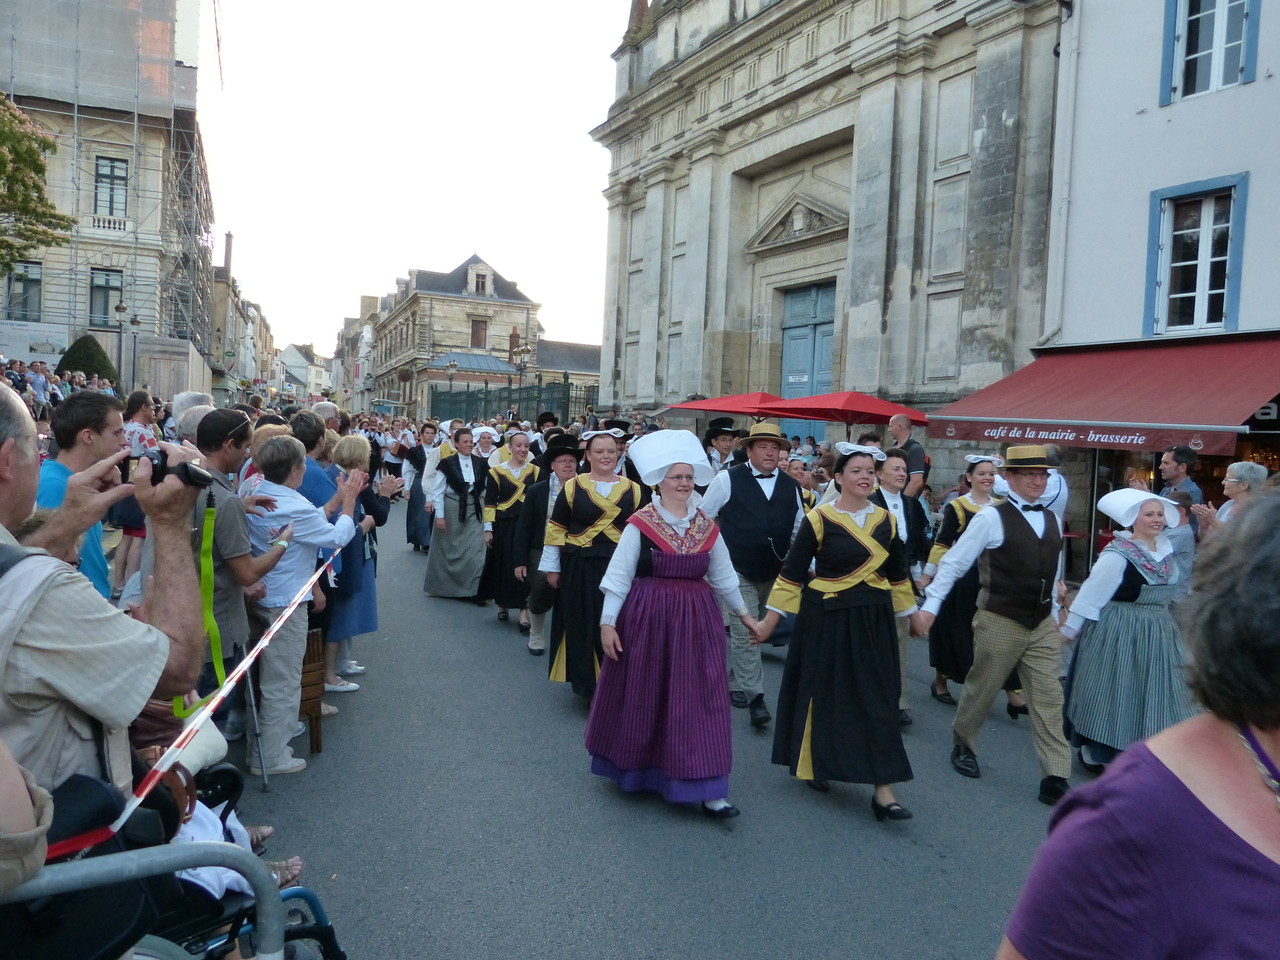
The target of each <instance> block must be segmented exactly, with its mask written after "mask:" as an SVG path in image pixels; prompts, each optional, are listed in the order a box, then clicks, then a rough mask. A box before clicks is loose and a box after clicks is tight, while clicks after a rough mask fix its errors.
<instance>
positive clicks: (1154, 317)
mask: <svg viewBox="0 0 1280 960" xmlns="http://www.w3.org/2000/svg"><path fill="white" fill-rule="evenodd" d="M1247 195H1248V174H1237V175H1235V176H1231V177H1222V178H1219V179H1216V180H1205V181H1200V182H1199V183H1189V184H1182V185H1181V186H1177V187H1170V188H1167V189H1164V190H1157V191H1154V192H1153V193H1152V194H1151V209H1150V221H1151V222H1150V224H1149V227H1148V242H1149V244H1150V249H1149V250H1148V263H1147V298H1146V306H1147V309H1146V314H1145V320H1144V323H1143V333H1144V335H1145V336H1151V335H1152V334H1168V333H1181V332H1192V331H1194V332H1208V331H1214V330H1235V329H1236V323H1237V319H1238V308H1239V301H1240V264H1241V261H1242V259H1243V258H1242V252H1243V247H1244V222H1245V201H1246V198H1247Z"/></svg>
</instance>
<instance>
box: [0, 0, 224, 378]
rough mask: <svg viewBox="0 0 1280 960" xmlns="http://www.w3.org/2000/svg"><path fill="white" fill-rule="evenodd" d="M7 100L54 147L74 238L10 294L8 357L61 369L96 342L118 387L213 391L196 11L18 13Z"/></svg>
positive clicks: (7, 22)
mask: <svg viewBox="0 0 1280 960" xmlns="http://www.w3.org/2000/svg"><path fill="white" fill-rule="evenodd" d="M0 9H3V10H4V12H0V86H2V87H3V92H4V93H5V94H6V95H8V96H9V97H10V98H11V99H13V100H14V102H15V103H17V104H18V106H20V107H21V108H22V109H23V110H24V111H26V112H27V113H28V114H29V115H30V116H31V117H32V119H33V120H34V121H35V122H36V123H37V124H38V125H39V126H40V127H41V128H42V129H43V130H44V131H45V132H46V133H47V134H49V135H50V136H52V137H53V138H54V140H55V141H56V143H57V151H56V153H55V154H54V155H52V156H50V157H49V174H48V186H49V192H50V195H51V197H52V198H53V199H54V202H55V203H56V204H57V205H58V208H59V209H60V210H62V211H63V212H65V213H68V214H70V215H72V216H73V217H74V219H75V221H76V226H75V228H74V229H73V231H72V234H71V238H70V243H69V244H68V245H67V246H65V247H59V248H51V249H48V250H44V251H41V252H39V253H37V254H36V255H34V256H33V257H32V258H31V261H30V262H29V263H25V264H22V265H20V267H19V269H18V270H17V271H15V273H14V275H13V276H12V277H10V278H7V279H5V280H3V281H0V282H3V283H4V284H5V285H6V287H7V289H5V291H4V292H5V297H4V302H3V306H4V309H3V313H0V352H2V353H4V354H5V355H7V356H11V357H21V358H24V359H34V358H38V359H45V360H47V361H49V362H50V363H56V361H57V359H58V356H59V355H60V353H61V352H62V351H63V350H65V348H66V346H67V345H68V344H69V343H70V342H71V341H73V340H74V339H75V338H76V337H78V336H80V335H82V334H83V333H84V332H86V331H88V332H91V333H93V334H94V335H95V336H96V337H97V338H98V339H99V340H100V341H101V342H102V344H103V346H104V347H105V348H106V349H107V351H108V352H109V353H110V354H111V355H112V356H113V357H114V358H115V359H116V360H117V366H118V368H119V370H120V376H121V380H122V381H123V385H124V386H125V387H126V388H128V389H132V388H134V387H137V386H143V385H146V386H148V387H150V388H151V389H152V390H153V391H154V392H156V393H158V394H160V395H162V396H172V395H173V394H174V393H176V392H178V391H180V390H185V389H207V388H208V385H209V379H210V370H209V366H210V360H211V351H212V350H213V349H214V344H213V340H214V338H213V336H212V332H211V330H212V323H211V319H212V314H213V263H212V256H211V246H212V236H211V232H212V225H213V203H212V199H211V196H210V191H209V179H208V171H207V169H206V166H205V158H204V151H203V147H202V145H201V141H200V129H199V125H198V123H197V119H196V66H195V62H196V36H197V25H198V17H199V4H198V0H10V2H9V3H7V4H5V5H4V8H0Z"/></svg>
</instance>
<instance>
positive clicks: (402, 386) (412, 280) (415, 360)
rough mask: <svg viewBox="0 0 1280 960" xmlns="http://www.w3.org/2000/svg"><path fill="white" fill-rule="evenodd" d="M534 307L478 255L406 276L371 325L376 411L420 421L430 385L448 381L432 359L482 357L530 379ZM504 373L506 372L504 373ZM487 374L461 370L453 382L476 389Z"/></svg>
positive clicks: (538, 331)
mask: <svg viewBox="0 0 1280 960" xmlns="http://www.w3.org/2000/svg"><path fill="white" fill-rule="evenodd" d="M540 306H541V304H537V303H534V302H533V301H532V300H530V299H529V298H528V297H527V296H525V294H524V293H522V292H521V291H520V289H519V288H518V287H517V286H516V284H515V283H514V282H512V281H510V280H508V279H506V278H505V277H504V276H502V275H501V274H500V273H498V271H496V270H495V269H493V267H491V266H490V265H489V264H487V263H486V262H485V261H484V260H482V259H481V258H480V257H479V256H478V255H472V256H471V257H469V258H468V259H467V260H465V261H463V262H462V263H461V264H459V265H458V266H457V267H455V268H454V269H453V270H451V271H449V272H448V273H436V272H433V271H430V270H410V271H409V276H408V277H407V278H401V279H398V280H397V281H396V289H395V292H394V293H390V294H388V295H387V296H385V297H383V298H382V301H381V307H380V309H379V311H378V316H377V320H376V322H375V323H374V325H373V359H372V363H373V377H374V387H373V392H374V396H375V398H376V400H377V401H378V405H379V406H385V407H387V408H389V409H391V410H394V411H395V412H397V413H404V414H408V415H410V416H414V417H423V416H426V415H428V414H429V413H430V410H429V409H428V408H429V400H428V398H429V395H430V393H429V391H430V384H432V383H437V384H439V383H442V382H446V381H449V380H450V376H449V373H448V372H447V371H446V370H445V369H444V368H443V367H442V366H441V365H439V364H434V365H433V361H435V360H437V359H440V358H442V357H444V356H445V355H446V354H450V353H455V354H456V353H469V354H478V355H488V356H491V357H494V358H497V359H500V360H502V361H504V362H505V363H506V364H509V365H510V366H511V367H512V371H511V372H512V373H514V372H515V370H516V369H517V368H520V364H522V363H523V364H524V367H523V369H521V373H522V374H523V375H524V376H527V377H535V376H536V375H537V370H536V368H535V366H534V364H535V361H536V357H537V352H536V351H537V345H538V339H539V338H540V337H541V335H542V325H541V324H540V323H539V322H538V309H539V308H540ZM504 375H505V371H504ZM492 376H494V374H492V373H491V372H486V371H460V372H456V373H455V374H454V377H455V378H456V379H457V381H458V383H460V384H462V383H466V382H468V381H470V380H474V382H476V383H480V382H481V381H482V380H483V379H485V378H486V377H489V378H492Z"/></svg>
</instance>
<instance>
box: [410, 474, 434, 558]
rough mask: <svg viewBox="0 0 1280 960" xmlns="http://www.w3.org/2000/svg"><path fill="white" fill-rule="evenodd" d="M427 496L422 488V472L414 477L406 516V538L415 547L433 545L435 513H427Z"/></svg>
mask: <svg viewBox="0 0 1280 960" xmlns="http://www.w3.org/2000/svg"><path fill="white" fill-rule="evenodd" d="M426 506H427V497H426V494H425V493H423V490H422V474H420V473H419V474H416V475H415V476H414V478H413V486H411V487H410V488H409V507H408V510H407V512H406V513H405V517H404V536H405V540H406V541H407V542H408V543H409V544H411V545H412V546H415V547H429V546H431V531H432V529H433V528H434V521H435V514H431V513H427V511H426Z"/></svg>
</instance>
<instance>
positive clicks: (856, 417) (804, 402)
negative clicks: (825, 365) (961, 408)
mask: <svg viewBox="0 0 1280 960" xmlns="http://www.w3.org/2000/svg"><path fill="white" fill-rule="evenodd" d="M764 409H765V411H766V412H767V413H768V414H769V415H770V416H778V417H788V418H790V419H793V420H826V421H827V422H828V423H843V424H845V425H846V426H849V425H852V424H855V423H888V422H889V420H890V418H891V417H895V416H897V415H898V414H900V413H901V414H905V415H906V416H907V417H909V418H910V419H911V422H912V423H917V424H924V423H927V422H928V418H927V417H926V416H925V415H924V414H923V413H921V412H920V411H919V410H913V409H911V408H910V407H904V406H902V405H901V404H898V403H890V402H889V401H888V400H881V399H880V398H879V397H873V396H871V394H869V393H859V392H858V391H857V390H844V391H842V392H840V393H822V394H819V395H818V396H816V397H796V398H795V399H793V400H777V401H775V402H774V403H770V404H768V405H767V406H765V408H764Z"/></svg>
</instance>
